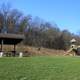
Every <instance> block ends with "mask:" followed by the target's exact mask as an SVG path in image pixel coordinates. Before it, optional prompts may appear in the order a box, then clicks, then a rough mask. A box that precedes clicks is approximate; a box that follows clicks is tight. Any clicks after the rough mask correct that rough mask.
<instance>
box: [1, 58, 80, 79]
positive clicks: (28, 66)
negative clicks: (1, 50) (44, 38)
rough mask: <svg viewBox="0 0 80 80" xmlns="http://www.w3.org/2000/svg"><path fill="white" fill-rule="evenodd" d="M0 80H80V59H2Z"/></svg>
mask: <svg viewBox="0 0 80 80" xmlns="http://www.w3.org/2000/svg"><path fill="white" fill-rule="evenodd" d="M0 80H80V57H61V56H60V57H55V56H54V57H52V56H45V57H26V58H11V57H8V58H0Z"/></svg>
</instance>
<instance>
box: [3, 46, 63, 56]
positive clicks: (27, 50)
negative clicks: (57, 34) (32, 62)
mask: <svg viewBox="0 0 80 80" xmlns="http://www.w3.org/2000/svg"><path fill="white" fill-rule="evenodd" d="M13 50H14V46H12V45H11V46H9V45H4V46H3V51H13ZM16 50H17V52H20V51H22V52H24V54H25V55H28V56H30V55H33V56H34V55H36V56H37V55H62V54H64V51H63V50H54V49H48V48H42V47H41V48H40V50H39V48H36V47H30V46H23V45H17V46H16Z"/></svg>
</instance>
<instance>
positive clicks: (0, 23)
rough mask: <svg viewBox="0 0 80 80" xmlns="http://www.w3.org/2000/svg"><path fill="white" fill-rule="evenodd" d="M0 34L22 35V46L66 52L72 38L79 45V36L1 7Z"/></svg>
mask: <svg viewBox="0 0 80 80" xmlns="http://www.w3.org/2000/svg"><path fill="white" fill-rule="evenodd" d="M0 33H15V34H24V35H25V37H26V38H25V40H24V41H23V44H24V45H29V46H35V47H39V48H40V47H46V48H53V49H63V50H66V49H67V48H68V47H69V45H70V43H69V41H70V40H71V39H72V38H75V39H76V40H77V44H80V36H79V35H74V34H72V33H70V32H69V31H68V30H63V31H61V30H60V29H59V28H58V26H57V25H56V24H53V23H50V22H46V21H44V20H42V19H40V18H39V17H35V18H34V17H32V16H31V15H27V16H25V15H24V14H22V12H20V11H18V10H16V9H10V8H9V7H7V6H5V5H3V6H2V8H1V9H0Z"/></svg>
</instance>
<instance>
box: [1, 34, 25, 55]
mask: <svg viewBox="0 0 80 80" xmlns="http://www.w3.org/2000/svg"><path fill="white" fill-rule="evenodd" d="M24 38H25V37H24V35H21V34H10V33H6V34H5V33H0V44H1V49H0V52H3V45H5V44H6V45H14V49H13V53H14V54H13V56H15V52H16V45H17V44H18V43H20V42H21V41H22V40H24Z"/></svg>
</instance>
